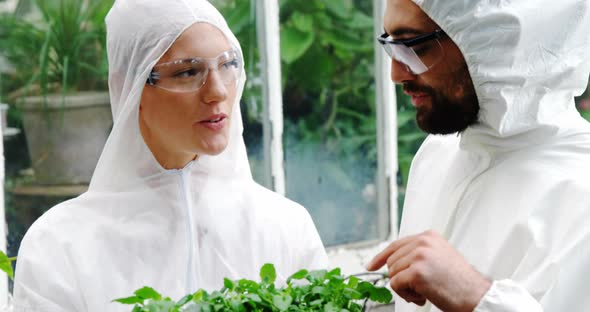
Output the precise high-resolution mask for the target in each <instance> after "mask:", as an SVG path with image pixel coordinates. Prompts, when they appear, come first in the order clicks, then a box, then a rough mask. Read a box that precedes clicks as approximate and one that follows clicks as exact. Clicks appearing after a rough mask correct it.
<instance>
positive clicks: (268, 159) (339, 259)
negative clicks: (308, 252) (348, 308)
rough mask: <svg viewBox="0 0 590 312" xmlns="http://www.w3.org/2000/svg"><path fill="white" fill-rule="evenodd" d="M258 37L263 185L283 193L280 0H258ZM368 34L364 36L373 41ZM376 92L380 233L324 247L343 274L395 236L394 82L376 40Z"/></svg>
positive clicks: (378, 25) (379, 24) (377, 21)
mask: <svg viewBox="0 0 590 312" xmlns="http://www.w3.org/2000/svg"><path fill="white" fill-rule="evenodd" d="M385 5H386V0H373V19H374V27H373V32H374V36H373V37H372V38H376V37H377V36H378V35H379V34H380V33H381V32H382V30H383V12H385ZM256 10H257V12H256V16H257V17H263V18H258V19H257V24H256V26H257V34H258V36H257V41H258V47H259V51H260V63H261V69H262V70H261V73H262V84H263V87H262V88H263V95H262V98H263V99H262V105H263V115H264V119H263V129H264V130H263V134H264V144H263V150H264V151H263V153H264V155H265V157H264V162H265V177H266V181H264V182H265V184H266V185H269V186H271V188H272V189H273V190H274V191H276V192H278V193H280V194H282V195H285V166H284V158H283V153H284V152H283V145H282V134H283V107H282V106H283V100H282V94H283V93H282V88H281V80H280V79H281V63H280V59H281V58H280V34H279V33H280V32H279V25H280V24H279V4H278V0H262V1H259V2H257V3H256ZM372 38H367V40H372ZM374 48H375V49H374V50H375V84H376V88H375V92H376V101H377V103H376V107H377V116H376V117H377V125H378V126H377V150H378V152H377V154H378V164H377V201H378V205H377V209H378V215H379V216H378V218H377V221H378V222H379V223H378V226H377V228H378V237H379V239H376V240H371V241H362V242H354V243H347V244H342V245H337V246H333V247H329V248H327V251H328V256H329V258H330V262H331V266H334V267H341V268H342V269H343V272H345V273H356V272H360V271H364V268H363V267H364V262H365V261H367V260H369V259H367V258H368V257H372V256H373V255H374V254H375V253H376V252H377V251H378V250H379V249H380V248H382V247H383V246H384V245H385V244H387V242H389V241H392V240H393V239H395V238H396V237H397V233H398V229H397V225H398V209H397V208H398V207H397V193H398V192H397V178H396V176H397V171H398V168H397V102H396V95H395V87H394V84H393V82H392V81H391V79H390V77H389V73H390V68H391V59H390V58H389V57H388V56H387V54H386V53H385V50H383V48H382V47H381V44H380V43H379V42H378V41H377V40H374Z"/></svg>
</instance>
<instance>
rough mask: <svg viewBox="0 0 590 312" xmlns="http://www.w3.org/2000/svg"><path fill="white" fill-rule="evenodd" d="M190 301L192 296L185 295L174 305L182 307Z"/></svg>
mask: <svg viewBox="0 0 590 312" xmlns="http://www.w3.org/2000/svg"><path fill="white" fill-rule="evenodd" d="M191 300H193V295H186V296H184V297H182V299H180V300H178V302H177V303H176V304H177V305H179V306H183V305H185V304H186V303H187V302H189V301H191Z"/></svg>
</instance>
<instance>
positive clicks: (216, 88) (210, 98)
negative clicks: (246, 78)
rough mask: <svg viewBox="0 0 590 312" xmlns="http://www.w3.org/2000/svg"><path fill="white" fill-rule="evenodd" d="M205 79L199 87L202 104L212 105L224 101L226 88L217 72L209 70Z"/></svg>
mask: <svg viewBox="0 0 590 312" xmlns="http://www.w3.org/2000/svg"><path fill="white" fill-rule="evenodd" d="M206 79H207V80H206V81H205V84H204V85H203V86H202V87H201V94H202V96H203V102H205V103H211V104H213V103H218V102H222V101H224V100H225V99H226V98H227V87H226V86H225V83H224V82H223V80H222V79H221V76H220V75H219V72H217V71H216V70H210V71H209V73H208V75H207V78H206Z"/></svg>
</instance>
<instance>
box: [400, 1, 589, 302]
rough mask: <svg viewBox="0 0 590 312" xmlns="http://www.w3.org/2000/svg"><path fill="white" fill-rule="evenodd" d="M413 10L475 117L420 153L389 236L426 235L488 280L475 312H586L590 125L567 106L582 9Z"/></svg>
mask: <svg viewBox="0 0 590 312" xmlns="http://www.w3.org/2000/svg"><path fill="white" fill-rule="evenodd" d="M414 1H415V3H416V4H418V5H419V6H420V7H421V8H422V10H423V11H424V12H426V14H428V15H429V16H430V17H431V18H432V19H433V20H434V21H435V22H436V23H437V24H438V25H439V26H440V27H441V28H442V29H443V30H444V31H445V32H446V33H447V34H448V35H449V36H450V38H451V39H452V40H453V41H454V42H455V43H456V44H457V45H458V46H459V48H460V49H461V51H462V53H463V55H464V57H465V60H466V62H467V65H468V67H469V72H470V74H471V78H472V79H473V84H474V86H475V90H476V92H477V97H478V99H479V103H480V106H481V112H480V116H479V123H478V124H477V125H474V126H471V127H469V128H468V129H467V130H465V131H464V132H463V133H462V134H460V135H459V136H458V135H456V134H455V135H446V136H432V135H431V136H429V137H428V138H427V139H426V141H425V142H424V143H423V145H422V146H421V147H420V150H419V151H418V153H417V155H416V156H415V158H414V160H413V163H412V167H411V170H410V177H409V181H408V182H409V185H408V188H407V193H406V200H405V206H404V213H403V217H402V223H401V229H400V236H407V235H411V234H416V233H420V232H422V231H425V230H428V229H433V230H435V231H437V232H439V233H440V234H442V235H443V236H444V237H445V238H446V239H448V240H449V242H450V243H451V244H452V245H453V246H454V247H455V248H457V249H458V251H459V252H460V253H461V254H462V255H463V256H464V257H465V258H466V259H467V261H468V262H469V263H471V264H472V265H473V266H474V267H475V268H476V269H477V270H478V271H479V272H481V273H482V274H484V275H485V276H487V277H489V278H490V279H493V280H494V282H493V285H492V287H491V289H490V290H489V291H488V292H487V293H486V294H485V296H484V298H483V299H482V300H481V302H480V303H479V305H478V307H477V308H476V309H475V311H476V312H492V311H493V312H516V311H519V312H537V311H546V312H563V311H568V312H583V311H590V292H589V291H588V289H587V288H586V284H587V279H588V277H590V201H589V200H588V199H589V198H590V124H588V123H587V122H586V121H585V120H583V119H582V118H581V117H580V115H579V114H578V112H577V111H576V109H575V105H574V99H573V97H574V96H575V95H579V94H581V93H582V92H583V91H584V89H585V87H586V84H587V81H588V75H589V73H590V1H588V0H562V1H553V0H532V1H512V0H497V1H485V0H446V1H435V0H414ZM396 305H397V306H396V311H397V312H407V311H439V310H438V309H437V308H436V307H434V306H432V305H430V304H427V306H426V307H423V308H418V307H417V306H416V305H413V304H408V303H406V302H405V301H403V300H398V302H397V304H396Z"/></svg>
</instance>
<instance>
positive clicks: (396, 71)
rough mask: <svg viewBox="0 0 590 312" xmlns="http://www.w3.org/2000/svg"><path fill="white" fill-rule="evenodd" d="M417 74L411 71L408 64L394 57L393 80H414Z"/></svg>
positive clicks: (400, 81) (392, 65) (396, 81)
mask: <svg viewBox="0 0 590 312" xmlns="http://www.w3.org/2000/svg"><path fill="white" fill-rule="evenodd" d="M414 79H416V75H415V74H414V73H412V72H411V71H410V69H409V68H408V66H407V65H406V64H404V63H401V62H399V61H397V60H395V59H394V58H392V59H391V80H392V81H393V82H395V83H403V82H404V81H409V80H414Z"/></svg>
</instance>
